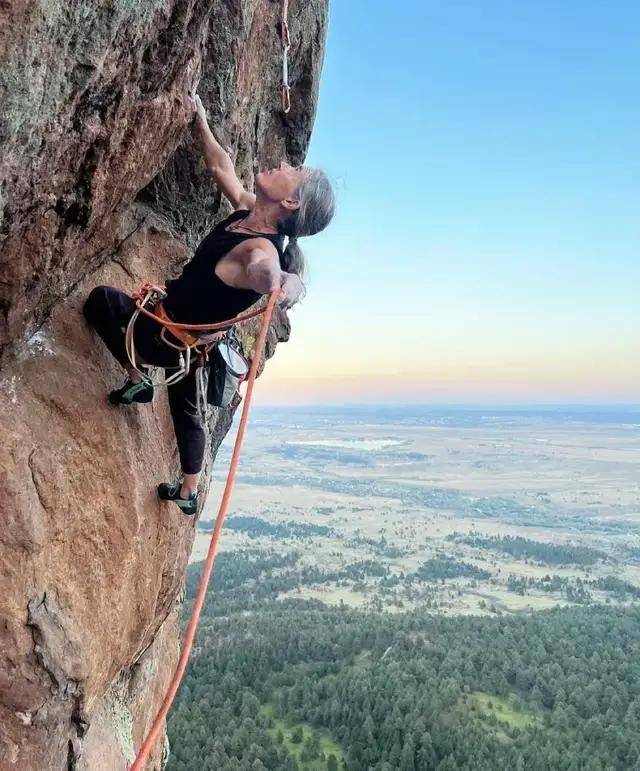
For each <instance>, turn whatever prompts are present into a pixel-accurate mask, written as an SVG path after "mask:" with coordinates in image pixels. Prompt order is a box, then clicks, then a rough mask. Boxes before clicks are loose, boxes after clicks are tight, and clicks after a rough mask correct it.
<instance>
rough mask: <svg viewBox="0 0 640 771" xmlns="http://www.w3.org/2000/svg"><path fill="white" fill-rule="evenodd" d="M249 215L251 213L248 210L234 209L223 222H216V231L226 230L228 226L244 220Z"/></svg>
mask: <svg viewBox="0 0 640 771" xmlns="http://www.w3.org/2000/svg"><path fill="white" fill-rule="evenodd" d="M250 213H251V210H250V209H236V210H235V211H232V212H231V214H229V215H228V216H227V217H225V218H224V219H223V220H220V222H218V224H217V225H216V229H217V230H222V229H224V228H226V227H227V226H228V225H231V223H232V222H237V221H238V220H242V219H244V218H245V217H246V216H248V215H249V214H250Z"/></svg>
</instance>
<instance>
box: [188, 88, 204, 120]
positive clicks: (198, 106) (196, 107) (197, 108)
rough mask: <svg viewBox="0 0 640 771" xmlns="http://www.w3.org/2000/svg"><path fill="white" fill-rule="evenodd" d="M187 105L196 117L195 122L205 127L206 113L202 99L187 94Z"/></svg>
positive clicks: (196, 95) (195, 95)
mask: <svg viewBox="0 0 640 771" xmlns="http://www.w3.org/2000/svg"><path fill="white" fill-rule="evenodd" d="M189 104H190V105H191V109H192V110H193V112H194V113H195V115H196V120H198V121H200V122H201V123H204V124H205V125H207V111H206V110H205V109H204V105H203V104H202V99H200V97H199V96H198V94H189Z"/></svg>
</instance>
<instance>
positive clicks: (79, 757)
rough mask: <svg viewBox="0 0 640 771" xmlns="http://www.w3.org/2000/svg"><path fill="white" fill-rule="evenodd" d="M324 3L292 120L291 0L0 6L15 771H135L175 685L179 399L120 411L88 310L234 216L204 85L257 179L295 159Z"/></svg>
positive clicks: (6, 544) (305, 27)
mask: <svg viewBox="0 0 640 771" xmlns="http://www.w3.org/2000/svg"><path fill="white" fill-rule="evenodd" d="M326 6H327V0H305V1H304V2H303V0H297V1H295V0H293V1H292V2H291V3H290V26H291V35H292V40H293V48H292V51H291V53H290V68H291V80H292V83H291V85H292V110H291V113H290V114H289V115H287V116H283V115H282V114H281V113H280V110H279V94H278V85H279V80H280V61H281V60H280V55H281V54H280V41H279V26H278V19H279V14H280V9H281V3H280V2H278V0H213V2H212V0H0V103H1V104H2V110H1V118H0V345H1V346H2V354H1V359H0V361H1V368H0V389H1V393H2V399H1V400H0V429H1V430H2V436H3V442H2V446H1V447H0V469H1V474H2V479H1V483H2V499H1V502H0V508H1V509H2V511H1V517H2V528H1V529H0V584H1V586H2V592H0V769H3V771H4V769H5V768H6V769H28V770H29V771H35V770H37V769H63V768H77V769H92V771H95V770H96V769H105V770H106V769H108V770H109V771H115V770H117V769H124V768H126V767H127V765H128V763H130V761H131V760H132V758H133V754H134V749H135V748H137V747H138V746H139V744H140V742H141V739H142V736H143V734H144V732H145V730H146V729H147V728H148V726H149V725H150V722H151V719H152V717H153V715H154V713H155V711H156V709H157V707H158V705H159V702H160V700H161V698H162V695H163V693H164V689H165V688H166V685H167V682H168V679H169V677H170V675H171V672H172V670H173V666H174V664H175V660H176V655H177V650H178V640H179V632H178V602H177V600H178V598H179V595H180V591H181V587H182V583H183V576H184V570H185V566H186V562H187V559H188V555H189V552H190V549H191V544H192V539H193V535H194V522H193V521H192V520H188V519H187V518H185V517H183V516H182V515H180V514H179V512H177V509H175V507H170V506H167V505H166V504H165V505H162V504H160V503H159V502H158V501H157V500H156V498H155V486H156V484H157V483H158V482H159V481H162V480H165V479H169V478H173V477H175V475H176V473H177V470H178V462H177V455H176V452H175V443H174V439H173V432H172V428H171V425H170V421H169V418H168V410H167V409H166V397H165V396H164V394H163V395H161V396H160V398H156V401H155V402H154V404H153V406H146V407H132V408H128V409H116V408H112V407H110V406H109V405H108V404H107V403H106V401H105V394H106V392H107V391H108V390H109V389H110V388H112V387H114V386H115V385H117V384H118V383H119V382H120V381H121V377H122V375H121V373H120V372H119V370H118V367H117V365H116V364H115V363H114V362H113V361H112V360H111V358H110V356H109V354H108V353H107V352H106V350H105V349H104V347H103V346H102V344H101V343H100V342H99V341H97V339H96V338H95V336H94V335H93V333H92V332H91V331H90V330H88V329H87V327H86V326H85V324H84V322H83V320H82V317H81V315H80V312H79V311H80V307H81V305H82V302H83V300H84V297H85V296H86V294H87V292H88V291H89V289H90V288H91V287H92V286H94V285H96V284H100V283H108V284H113V285H116V286H120V287H122V288H123V289H132V288H134V287H136V286H138V285H140V284H141V283H142V282H143V281H144V280H157V281H161V280H163V279H164V278H165V277H166V276H167V274H168V273H170V272H175V271H176V270H178V269H179V267H180V264H181V263H182V262H184V260H185V259H187V258H188V257H189V255H190V253H191V249H192V248H193V246H194V245H195V244H196V243H197V241H198V239H199V238H200V237H201V236H202V235H203V233H204V232H206V231H207V230H208V229H210V227H211V226H212V224H213V223H214V222H215V221H216V220H217V219H219V218H220V217H221V216H222V215H223V214H224V213H226V211H224V210H223V204H222V202H221V201H220V197H219V195H218V194H217V192H216V190H215V188H214V187H213V185H212V184H211V181H210V180H209V179H208V177H207V175H206V172H205V170H204V168H203V166H202V164H201V162H200V161H199V159H198V155H197V152H196V151H195V149H194V147H193V145H192V142H191V139H190V137H189V129H188V122H189V118H190V116H189V114H188V108H187V103H186V98H185V95H186V93H187V91H188V90H189V89H190V88H192V87H193V86H197V87H198V91H199V93H200V94H201V96H202V98H203V101H204V103H205V106H207V108H208V110H209V114H210V122H211V123H212V125H214V126H218V127H220V128H221V129H222V130H223V133H224V138H225V141H226V143H227V144H228V145H229V147H230V148H231V151H232V154H233V156H234V158H235V160H236V163H237V165H238V168H239V169H240V170H241V172H242V176H243V178H244V179H245V180H246V182H247V184H248V185H251V184H252V179H253V172H254V170H255V168H256V166H262V165H266V164H272V163H274V162H276V161H279V160H281V159H282V158H288V159H289V160H292V161H294V162H299V161H301V160H302V159H303V157H304V154H305V151H306V146H307V143H308V139H309V136H310V132H311V127H312V123H313V117H314V113H315V107H316V95H317V86H318V79H319V72H320V67H321V64H322V56H323V49H324V39H325V32H326V20H327V7H326ZM287 332H288V326H287V320H286V317H284V315H281V316H280V317H279V318H277V319H276V321H275V323H274V325H273V326H272V329H271V331H270V335H269V345H268V351H267V355H271V353H272V352H273V349H274V347H275V344H276V342H277V341H278V340H279V339H280V340H282V339H286V336H287ZM254 334H255V329H254V330H252V329H247V330H244V332H243V334H242V339H243V341H244V343H245V346H246V347H247V348H248V349H250V347H251V341H252V339H253V336H254ZM231 418H232V415H231V412H230V411H228V410H219V411H215V413H214V415H213V416H212V418H211V421H210V426H209V428H210V432H209V433H210V451H209V452H208V458H209V465H210V463H211V462H212V460H213V457H214V455H215V451H216V449H217V447H218V445H219V443H220V441H221V439H222V437H223V436H224V434H225V433H226V431H227V430H228V428H229V426H230V423H231ZM205 476H206V475H205ZM206 484H207V481H206V479H205V480H204V485H205V487H206ZM174 509H175V510H174ZM162 754H163V747H161V746H159V747H158V748H157V749H156V751H155V754H154V757H153V760H152V761H151V762H150V764H149V768H160V766H161V762H162V761H161V758H162Z"/></svg>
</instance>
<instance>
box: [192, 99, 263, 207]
mask: <svg viewBox="0 0 640 771" xmlns="http://www.w3.org/2000/svg"><path fill="white" fill-rule="evenodd" d="M192 104H193V108H194V111H195V113H196V118H195V121H194V124H193V134H194V137H195V139H196V141H197V142H198V144H199V145H200V148H201V149H202V155H203V156H204V162H205V165H206V167H207V168H208V169H209V171H210V172H211V175H212V177H213V179H214V181H215V183H216V184H217V185H218V187H219V188H220V190H221V191H222V192H223V193H224V195H225V196H226V197H227V198H228V199H229V201H230V202H231V205H232V206H233V207H234V209H252V208H253V206H254V204H255V200H256V197H255V195H253V194H252V193H249V192H248V191H247V190H245V189H244V186H243V184H242V182H241V181H240V179H239V178H238V175H237V174H236V170H235V168H234V166H233V162H232V161H231V158H230V157H229V154H228V153H227V151H226V150H225V149H224V148H223V147H222V145H221V144H220V143H219V142H218V140H217V139H216V138H215V137H214V136H213V132H212V131H211V129H210V128H209V123H208V122H207V114H206V112H205V109H204V106H203V104H202V101H201V99H200V97H199V96H198V95H197V94H196V95H195V96H194V97H193V101H192Z"/></svg>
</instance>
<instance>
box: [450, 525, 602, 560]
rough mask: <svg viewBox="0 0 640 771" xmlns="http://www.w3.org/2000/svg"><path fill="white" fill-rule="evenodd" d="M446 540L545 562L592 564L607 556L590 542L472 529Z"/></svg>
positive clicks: (518, 557)
mask: <svg viewBox="0 0 640 771" xmlns="http://www.w3.org/2000/svg"><path fill="white" fill-rule="evenodd" d="M449 540H452V541H455V542H456V543H464V544H467V545H468V546H474V547H476V548H479V549H490V550H492V551H499V552H502V553H503V554H510V555H511V556H512V557H515V558H516V559H531V560H537V561H538V562H544V563H546V564H547V565H582V566H584V565H595V563H596V562H597V561H598V560H607V559H608V556H607V554H605V552H603V551H600V550H599V549H593V548H591V547H590V546H574V545H572V544H555V543H544V542H543V541H532V540H531V539H529V538H522V537H520V536H513V535H505V536H488V535H480V534H477V533H472V534H470V535H466V536H461V535H459V534H456V533H454V534H452V535H451V536H449Z"/></svg>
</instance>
